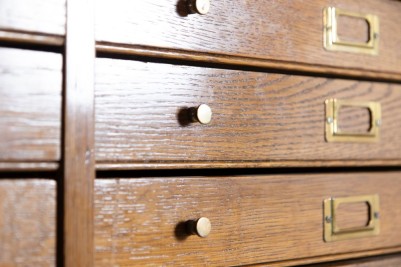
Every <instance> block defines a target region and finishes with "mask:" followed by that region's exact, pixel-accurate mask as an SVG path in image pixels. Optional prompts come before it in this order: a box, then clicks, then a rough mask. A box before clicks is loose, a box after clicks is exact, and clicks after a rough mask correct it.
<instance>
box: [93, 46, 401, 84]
mask: <svg viewBox="0 0 401 267" xmlns="http://www.w3.org/2000/svg"><path fill="white" fill-rule="evenodd" d="M96 49H97V51H98V52H100V53H106V54H109V55H111V54H114V55H128V56H129V55H131V56H132V55H134V56H145V57H157V58H161V59H173V60H185V61H193V62H196V63H198V62H208V63H213V64H223V65H224V64H225V65H227V64H229V65H232V66H242V67H243V66H247V67H259V68H266V69H276V70H277V69H279V70H285V71H291V72H298V73H299V72H303V73H314V74H323V75H337V76H338V75H340V76H345V77H353V78H354V79H355V78H356V79H360V77H364V78H366V79H378V80H382V81H396V82H398V81H400V80H401V74H400V73H397V72H392V71H388V72H380V71H374V70H363V69H350V68H348V69H345V68H341V66H338V67H336V66H327V65H322V64H308V63H297V62H291V61H278V60H274V59H261V58H251V57H244V56H238V55H236V56H233V55H230V56H227V55H221V54H216V53H206V52H198V51H187V50H182V49H181V50H178V49H170V48H159V47H149V46H136V45H125V44H118V43H110V42H97V43H96Z"/></svg>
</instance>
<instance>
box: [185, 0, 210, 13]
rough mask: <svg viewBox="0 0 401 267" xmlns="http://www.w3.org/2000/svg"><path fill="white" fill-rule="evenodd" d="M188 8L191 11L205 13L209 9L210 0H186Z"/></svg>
mask: <svg viewBox="0 0 401 267" xmlns="http://www.w3.org/2000/svg"><path fill="white" fill-rule="evenodd" d="M188 9H189V11H190V12H191V13H198V14H201V15H206V14H207V13H208V12H209V9H210V0H188Z"/></svg>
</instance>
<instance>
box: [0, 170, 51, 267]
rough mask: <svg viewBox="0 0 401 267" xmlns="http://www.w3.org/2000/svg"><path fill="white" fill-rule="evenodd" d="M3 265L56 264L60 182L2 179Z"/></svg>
mask: <svg viewBox="0 0 401 267" xmlns="http://www.w3.org/2000/svg"><path fill="white" fill-rule="evenodd" d="M0 244H1V249H0V266H4V267H14V266H15V267H17V266H20V267H22V266H43V267H50V266H56V183H55V181H50V180H37V179H34V180H31V179H30V180H27V179H24V180H19V179H15V178H13V179H12V180H7V179H3V178H2V180H0Z"/></svg>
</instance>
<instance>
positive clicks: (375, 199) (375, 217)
mask: <svg viewBox="0 0 401 267" xmlns="http://www.w3.org/2000/svg"><path fill="white" fill-rule="evenodd" d="M358 202H366V203H367V204H368V206H369V221H368V223H367V225H366V226H362V227H353V228H346V229H342V228H340V227H339V226H338V224H337V209H338V207H339V206H340V205H341V204H345V203H358ZM379 215H380V210H379V196H378V195H366V196H356V197H346V198H329V199H326V200H324V217H323V221H324V222H323V224H324V241H326V242H331V241H339V240H347V239H353V238H361V237H369V236H375V235H378V234H379V233H380V216H379Z"/></svg>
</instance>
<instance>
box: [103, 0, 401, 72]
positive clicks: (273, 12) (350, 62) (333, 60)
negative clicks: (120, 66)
mask: <svg viewBox="0 0 401 267" xmlns="http://www.w3.org/2000/svg"><path fill="white" fill-rule="evenodd" d="M198 1H202V0H198ZM203 1H205V0H203ZM185 3H186V1H185V0H180V1H173V0H163V1H160V0H144V1H139V2H138V1H130V0H116V1H110V0H100V1H97V2H96V18H97V19H96V39H97V41H99V42H103V43H110V42H111V43H120V44H129V45H134V46H138V48H141V49H142V48H144V46H145V47H162V48H169V49H170V48H171V49H179V50H185V51H197V52H204V53H212V54H223V55H236V56H240V57H247V58H249V57H251V58H257V59H269V60H279V61H284V62H295V63H306V64H317V65H326V66H333V67H340V68H352V69H353V68H358V69H365V70H373V71H385V72H398V73H401V64H400V63H399V60H398V59H399V58H401V50H400V49H399V44H400V42H401V30H400V27H398V25H400V24H401V17H400V16H399V14H400V13H401V2H399V1H390V0H384V1H377V0H355V1H348V0H339V1H333V0H311V1H296V2H294V1H285V0H281V1H270V2H269V4H265V3H264V2H263V1H258V0H250V1H236V2H235V4H233V2H232V1H231V0H221V1H213V0H210V3H211V4H210V10H209V13H207V14H206V15H199V14H188V12H187V11H186V10H187V8H186V4H185ZM327 7H335V8H338V9H342V10H346V11H352V12H355V13H361V14H372V15H375V16H377V17H378V18H379V35H378V39H379V43H378V47H379V50H378V55H376V56H372V55H369V54H365V53H362V54H361V53H354V52H347V51H327V50H325V49H324V45H323V40H324V36H323V29H324V24H323V14H324V12H323V10H324V9H325V8H327ZM344 17H345V18H344ZM369 28H372V29H373V28H374V25H372V27H369V26H368V25H367V23H366V22H364V20H363V19H355V18H352V17H348V16H340V19H339V21H338V35H339V36H340V37H341V38H342V39H343V40H344V41H350V42H354V43H357V44H362V45H364V44H366V40H368V39H369V40H370V39H371V38H370V37H369V36H368V34H367V32H368V30H369Z"/></svg>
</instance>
